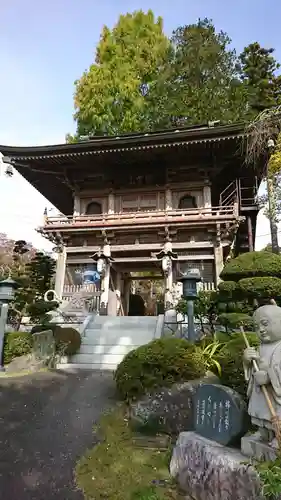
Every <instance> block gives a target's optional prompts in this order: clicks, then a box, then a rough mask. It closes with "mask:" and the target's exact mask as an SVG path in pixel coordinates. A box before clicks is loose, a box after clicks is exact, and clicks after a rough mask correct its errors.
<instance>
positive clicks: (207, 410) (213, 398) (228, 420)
mask: <svg viewBox="0 0 281 500" xmlns="http://www.w3.org/2000/svg"><path fill="white" fill-rule="evenodd" d="M248 426H249V416H248V414H247V407H246V404H245V402H244V400H243V398H242V397H241V396H240V394H238V393H237V392H236V391H234V390H233V389H230V388H229V387H225V386H223V385H215V384H202V385H201V386H200V387H198V389H197V392H196V394H195V397H194V430H195V432H197V433H198V434H200V435H201V436H204V437H206V438H208V439H212V440H213V441H216V442H218V443H221V444H223V445H229V444H232V443H234V442H235V441H237V440H238V439H239V438H240V437H241V436H243V435H244V434H245V433H246V432H247V430H248Z"/></svg>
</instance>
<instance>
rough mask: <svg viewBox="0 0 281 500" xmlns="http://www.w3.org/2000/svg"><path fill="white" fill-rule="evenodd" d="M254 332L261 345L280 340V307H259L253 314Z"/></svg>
mask: <svg viewBox="0 0 281 500" xmlns="http://www.w3.org/2000/svg"><path fill="white" fill-rule="evenodd" d="M253 320H254V325H255V331H256V332H257V334H258V336H259V338H260V340H261V342H262V344H270V343H271V342H276V341H277V340H281V307H279V306H276V305H266V306H261V307H259V308H258V309H257V310H256V311H255V312H254V314H253Z"/></svg>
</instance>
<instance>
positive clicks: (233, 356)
mask: <svg viewBox="0 0 281 500" xmlns="http://www.w3.org/2000/svg"><path fill="white" fill-rule="evenodd" d="M246 335H247V337H248V340H249V343H250V346H251V347H258V346H259V339H258V337H257V335H256V334H255V333H252V332H248V333H246ZM245 349H246V345H245V341H244V339H243V336H242V335H241V334H233V336H232V338H231V340H229V342H227V343H226V345H225V346H224V347H223V348H222V350H221V351H220V352H219V354H218V357H217V361H218V362H219V364H220V366H221V376H220V380H221V384H222V385H226V386H228V387H231V388H232V389H234V390H235V391H237V392H239V394H241V395H242V396H243V397H244V398H245V399H246V398H247V386H248V383H247V382H246V381H245V375H244V367H243V359H242V358H243V353H244V350H245Z"/></svg>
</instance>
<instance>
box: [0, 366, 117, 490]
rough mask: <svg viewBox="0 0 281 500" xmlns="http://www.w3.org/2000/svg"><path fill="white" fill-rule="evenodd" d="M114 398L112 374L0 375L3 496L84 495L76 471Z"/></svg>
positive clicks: (1, 488) (0, 475) (83, 372)
mask: <svg viewBox="0 0 281 500" xmlns="http://www.w3.org/2000/svg"><path fill="white" fill-rule="evenodd" d="M114 402H115V393H114V383H113V381H112V374H111V373H101V372H92V371H91V372H90V371H82V372H81V371H79V372H78V373H77V374H73V373H62V372H56V371H54V372H46V373H43V372H42V373H39V374H36V375H35V374H34V375H31V376H26V377H21V378H17V379H5V380H4V379H3V378H0V499H1V500H8V499H9V500H53V499H56V500H82V499H83V495H82V493H81V492H80V491H78V490H77V489H76V488H75V483H74V478H73V470H74V467H75V464H76V462H77V460H78V458H79V457H80V456H81V455H83V454H84V452H85V450H86V449H87V448H88V447H91V446H92V445H93V444H94V442H95V436H94V435H93V424H94V422H96V421H97V420H98V418H99V416H100V414H101V412H102V411H103V410H105V409H106V408H109V407H110V406H112V405H114Z"/></svg>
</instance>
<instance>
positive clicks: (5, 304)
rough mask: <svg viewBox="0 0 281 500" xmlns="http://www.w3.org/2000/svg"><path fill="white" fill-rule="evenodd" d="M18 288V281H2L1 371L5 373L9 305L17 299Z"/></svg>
mask: <svg viewBox="0 0 281 500" xmlns="http://www.w3.org/2000/svg"><path fill="white" fill-rule="evenodd" d="M17 287H18V284H17V282H16V281H14V280H13V279H12V278H7V279H6V280H3V281H0V306H1V313H0V371H4V370H5V368H4V359H3V347H4V336H5V329H6V323H7V318H8V311H9V303H10V302H11V301H12V300H13V299H14V297H15V290H16V288H17Z"/></svg>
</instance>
